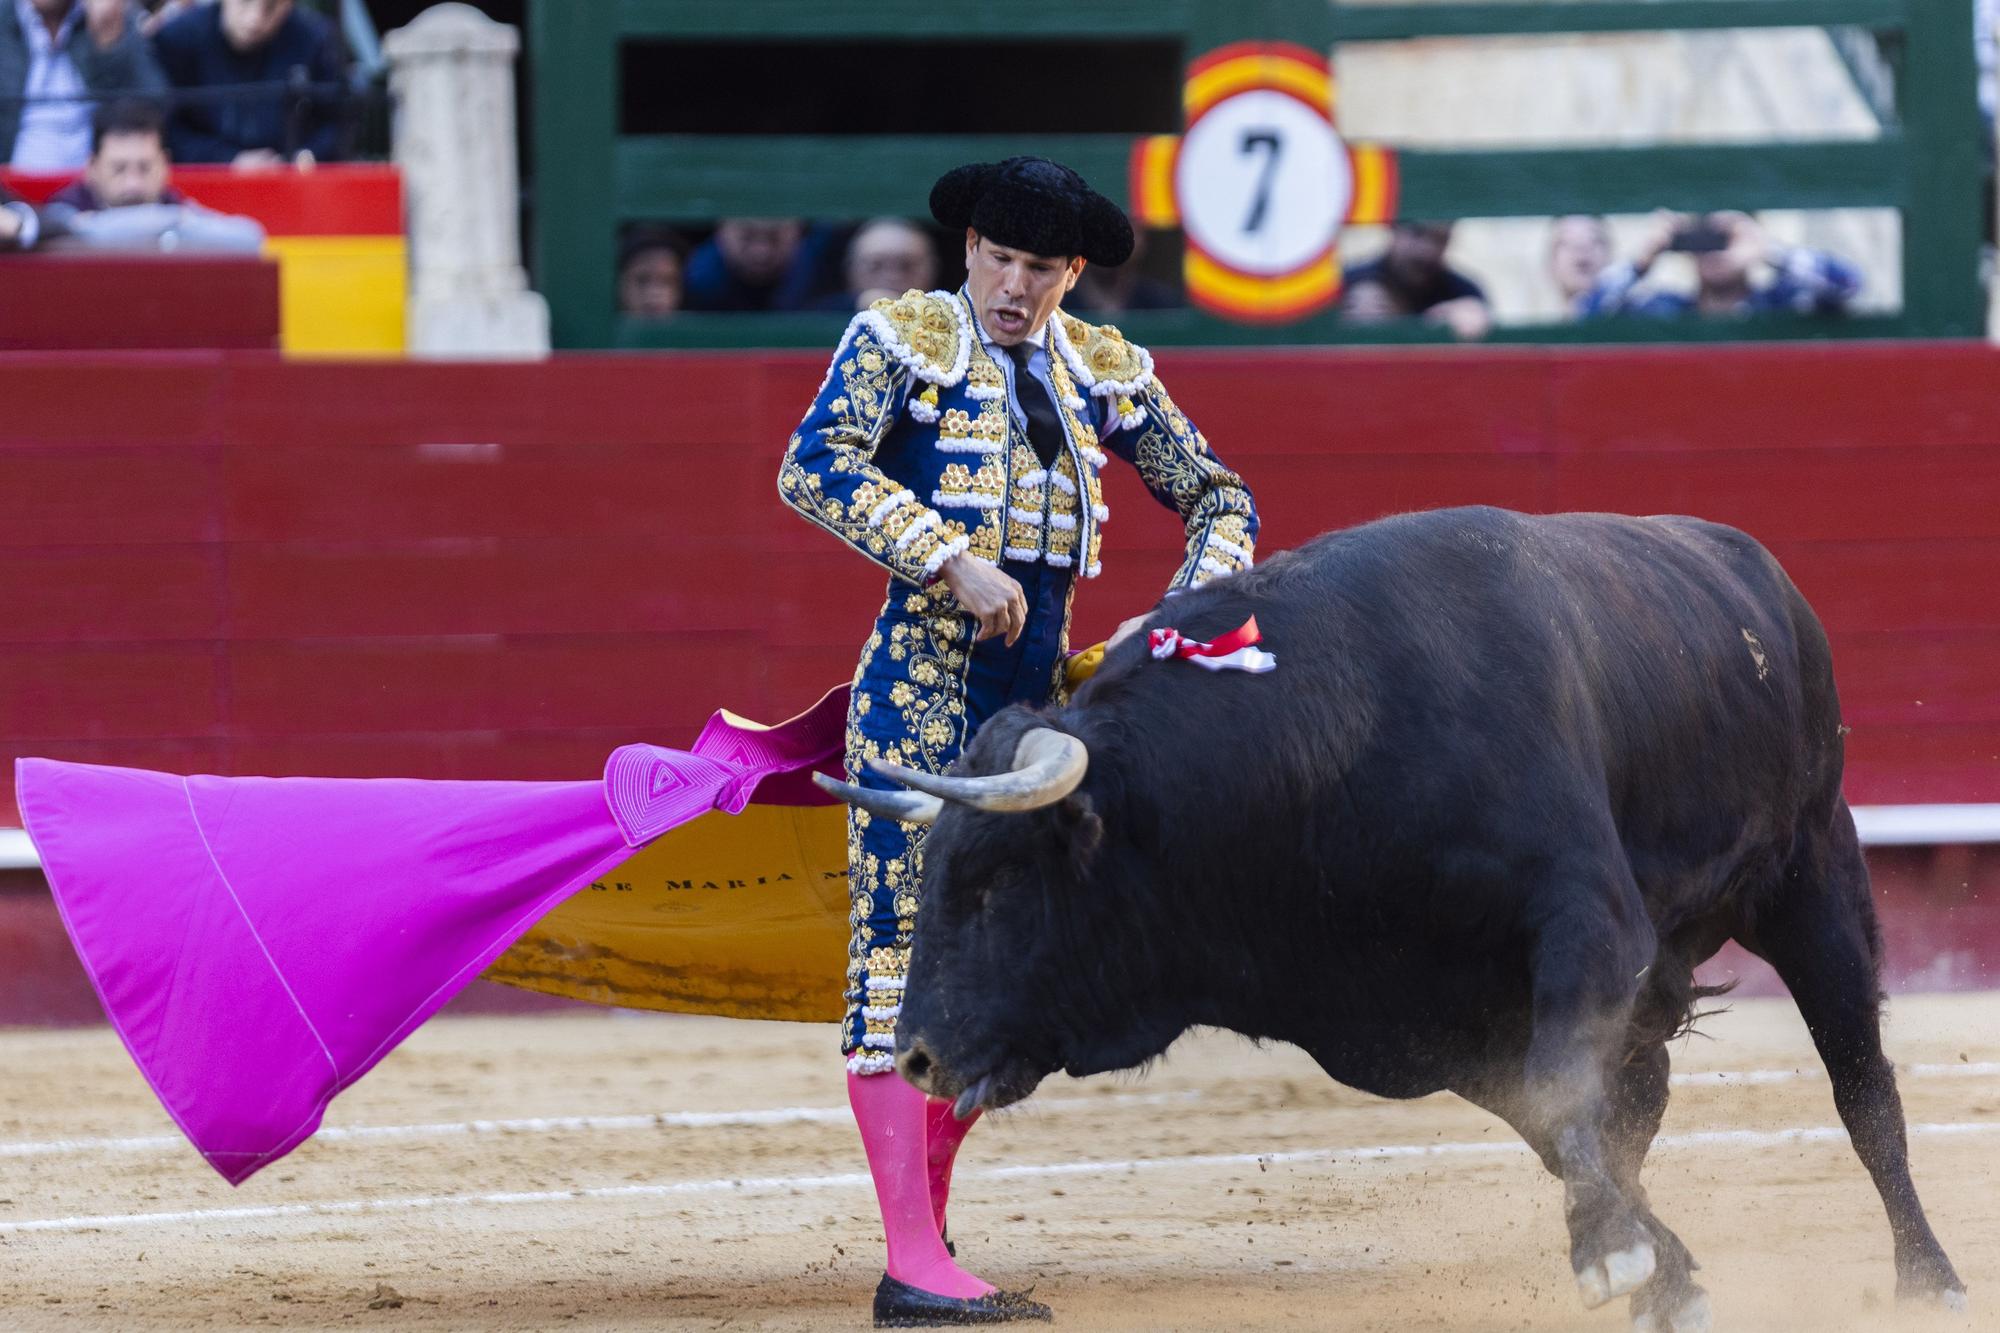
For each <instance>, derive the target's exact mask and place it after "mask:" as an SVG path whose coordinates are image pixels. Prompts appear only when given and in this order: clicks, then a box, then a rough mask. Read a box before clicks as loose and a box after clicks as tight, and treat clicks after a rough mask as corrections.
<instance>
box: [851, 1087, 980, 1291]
mask: <svg viewBox="0 0 2000 1333" xmlns="http://www.w3.org/2000/svg"><path fill="white" fill-rule="evenodd" d="M928 1100H929V1099H928V1098H926V1097H925V1096H924V1094H923V1093H921V1092H918V1091H917V1090H916V1089H915V1088H913V1087H911V1086H910V1085H909V1084H907V1083H905V1082H904V1081H903V1080H902V1079H901V1078H899V1077H897V1076H896V1075H895V1074H893V1073H885V1074H854V1073H850V1074H848V1076H847V1101H848V1104H849V1105H850V1106H852V1107H853V1108H854V1122H855V1123H856V1124H857V1125H859V1126H860V1127H861V1146H862V1148H863V1149H864V1150H865V1151H866V1152H867V1154H868V1173H869V1174H870V1175H871V1176H873V1177H874V1178H875V1200H876V1202H877V1203H879V1204H880V1205H881V1208H882V1231H883V1234H884V1235H885V1236H887V1237H888V1241H889V1276H890V1277H892V1278H895V1279H896V1280H897V1281H898V1282H906V1283H908V1284H909V1285H910V1286H912V1287H916V1288H918V1289H920V1290H922V1291H928V1292H931V1293H933V1294H935V1295H938V1296H951V1297H954V1298H957V1299H960V1300H972V1299H975V1298H977V1297H980V1296H984V1295H985V1294H986V1293H987V1292H989V1291H992V1290H993V1288H992V1287H990V1286H988V1285H987V1284H986V1283H984V1282H981V1281H980V1280H979V1279H978V1278H976V1277H974V1276H973V1275H972V1274H970V1273H968V1272H966V1271H965V1270H964V1269H962V1268H960V1267H959V1266H958V1265H957V1264H955V1263H953V1262H952V1260H951V1256H950V1255H949V1254H947V1253H945V1248H944V1242H943V1241H942V1240H939V1239H938V1225H937V1214H936V1213H935V1212H934V1211H933V1210H932V1206H931V1171H932V1167H931V1163H930V1160H929V1157H930V1155H929V1152H928V1151H927V1147H926V1144H927V1140H928V1137H929V1135H928V1133H927V1128H928V1127H927V1125H926V1121H927V1119H928V1118H929V1110H928V1108H927V1107H926V1105H925V1103H926V1102H927V1101H928ZM948 1114H949V1112H947V1115H948ZM961 1137H963V1135H962V1134H961ZM944 1169H945V1171H946V1172H947V1173H948V1172H949V1171H950V1169H951V1167H950V1158H949V1157H947V1158H946V1162H945V1168H944Z"/></svg>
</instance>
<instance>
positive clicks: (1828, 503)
mask: <svg viewBox="0 0 2000 1333" xmlns="http://www.w3.org/2000/svg"><path fill="white" fill-rule="evenodd" d="M1160 361H1161V365H1160V369H1161V373H1162V375H1163V376H1164V377H1165V378H1166V380H1167V382H1168V383H1169V384H1170V385H1171V387H1172V388H1173V391H1174V393H1175V396H1176V398H1177V399H1178V400H1179V402H1180V403H1181V405H1182V406H1183V407H1185V408H1186V409H1187V410H1188V412H1189V414H1190V415H1192V416H1193V417H1194V419H1195V420H1196V421H1197V422H1199V423H1201V425H1202V427H1203V429H1204V430H1205V432H1206V433H1207V434H1208V436H1209V438H1210V439H1211V440H1212V441H1213V442H1214V443H1215V445H1216V447H1217V449H1218V450H1220V451H1221V452H1222V453H1223V454H1224V456H1225V457H1226V458H1227V459H1228V460H1229V461H1230V462H1231V463H1233V464H1234V465H1236V466H1237V467H1239V468H1240V469H1241V470H1242V471H1243V472H1244V473H1245V474H1246V475H1247V476H1248V477H1249V479H1250V481H1251V483H1252V484H1253V486H1254V487H1255V489H1256V491H1257V494H1258V497H1259V501H1260V503H1261V505H1262V507H1263V510H1264V514H1265V520H1266V540H1265V545H1266V549H1271V548H1273V547H1275V546H1279V545H1287V544H1294V543H1297V542H1299V541H1302V540H1304V539H1306V538H1308V537H1310V536H1311V535H1313V534H1314V533H1316V532H1318V531H1321V530H1324V529H1326V528H1330V527H1336V526H1340V525H1344V524H1349V523H1355V522H1360V521H1363V520H1366V519H1369V518H1372V517H1375V516H1377V515H1380V514H1383V513H1386V512H1391V511H1395V510H1401V509H1411V508H1425V507H1433V506H1438V505H1448V504H1465V503H1495V504H1504V505H1511V506H1515V507H1519V508H1525V509H1538V510H1552V509H1571V508H1596V509H1612V510H1623V511H1628V512H1639V513H1650V512H1664V511H1678V512H1689V513H1697V514H1702V515H1704V516H1706V517H1710V518H1715V519H1719V520H1722V521H1725V522H1730V523H1736V524H1739V525H1741V526H1743V527H1745V528H1746V529H1748V530H1749V531H1750V532H1752V533H1753V534H1755V535H1756V536H1758V537H1760V538H1761V539H1763V540H1764V541H1765V542H1766V543H1767V544H1769V545H1770V546H1771V547H1772V549H1773V550H1775V551H1776V552H1777V554H1778V555H1779V557H1780V558H1781V559H1782V560H1784V561H1785V563H1786V565H1787V567H1788V568H1789V569H1790V570H1791V571H1792V572H1793V575H1794V577H1795V578H1796V579H1797V581H1798V582H1799V584H1800V586H1801V587H1802V588H1803V589H1804V590H1805V592H1806V594H1807V596H1808V597H1810V598H1811V599H1812V600H1813V602H1814V604H1815V605H1816V606H1817V607H1818V608H1819V610H1820V612H1821V614H1822V615H1823V617H1824V618H1825V620H1826V622H1827V625H1828V627H1829V630H1830V632H1831V634H1832V638H1833V642H1834V647H1835V653H1836V665H1837V669H1838V671H1839V675H1840V682H1841V689H1842V696H1843V699H1844V702H1845V708H1846V715H1847V719H1848V721H1849V722H1850V723H1851V724H1852V725H1853V726H1854V728H1855V732H1854V735H1853V737H1852V740H1851V741H1850V749H1849V755H1850V769H1849V782H1848V790H1849V794H1850V796H1851V797H1852V798H1853V799H1854V800H1856V801H1857V802H1867V803H1887V804H1902V803H1910V802H1973V801H1988V802H1990V801H1995V800H2000V600H1996V599H1995V597H1994V596H1993V590H1994V585H1995V575H1996V573H1997V572H2000V506H1996V505H1995V504H1994V502H1993V501H1994V497H1995V496H2000V351H1994V350H1990V349H1987V348H1985V347H1980V346H1973V345H1960V344H1903V345H1895V346H1887V345H1883V346H1869V345H1861V346H1840V347H1819V346H1814V347H1754V348H1733V349H1729V350H1726V351H1708V350H1696V349H1688V350H1672V351H1657V350H1655V351H1628V350H1615V351H1602V352H1556V351H1526V350H1522V351H1494V350H1435V351H1433V350H1413V351H1404V352H1373V353H1354V352H1344V351H1294V352H1279V353H1271V352H1249V351H1244V352H1225V351H1192V350H1190V351H1172V352H1167V353H1164V354H1162V356H1161V358H1160ZM824 370H825V365H824V362H823V360H821V359H820V358H819V357H818V356H814V355H807V354H799V353H782V354H753V353H745V354H720V353H717V354H686V355H665V356H601V357H599V356H576V357H561V358H557V359H554V360H552V361H549V362H545V363H539V364H527V365H417V364H394V363H382V364H366V363H360V364H357V363H308V364H296V363H285V362H281V361H279V360H277V359H276V358H272V357H268V356H264V357H260V356H256V355H249V354H229V353H215V354H196V353H187V354H104V355H70V356H58V355H36V354H25V355H19V356H12V357H7V358H0V548H4V553H0V607H4V608H5V612H4V615H0V756H5V757H11V756H13V755H19V754H41V755H49V756H52V757H57V758H70V759H79V760H86V761H93V762H101V763H117V764H131V765H137V766H142V767H153V768H164V769H171V770H178V771H190V770H202V771H212V772H223V773H319V774H327V775H370V774H401V775H407V776H428V777H476V778H509V777H511V778H559V777H560V778H575V777H584V776H589V775H591V774H593V773H595V772H596V771H597V770H598V768H599V766H600V765H601V763H602V761H603V758H604V756H605V754H606V753H608V752H609V750H610V749H611V748H612V747H613V746H615V745H618V744H622V743H625V742H629V741H642V740H644V741H658V742H663V743H670V744H671V743H684V742H686V741H687V740H689V739H691V738H692V736H693V735H694V732H695V730H696V729H697V728H698V727H699V725H700V723H701V721H702V720H703V719H704V718H705V717H706V716H707V715H708V713H709V712H710V711H711V710H712V709H714V708H716V707H719V706H724V705H727V706H728V707H731V708H733V709H735V710H736V711H738V712H741V713H745V714H748V715H749V716H752V717H761V718H767V719H775V718H778V717H783V716H786V715H788V714H790V713H792V712H794V711H796V710H797V709H799V708H801V707H803V706H805V705H806V704H808V703H810V702H811V701H812V700H813V699H815V698H817V697H818V695H819V693H820V692H821V691H822V690H823V689H825V688H826V687H827V686H828V685H831V684H833V683H835V682H838V681H840V680H844V679H846V678H847V677H848V675H849V674H850V673H851V672H852V670H853V664H854V659H855V655H856V653H857V650H858V648H859V644H860V640H861V638H862V637H863V635H864V634H865V633H866V627H867V624H868V622H869V619H870V617H871V616H872V614H873V612H874V610H875V608H876V606H877V605H878V603H879V600H880V597H881V592H882V583H883V580H882V579H881V578H879V577H877V575H876V574H875V572H874V571H873V570H872V568H871V567H870V566H868V565H867V564H866V563H865V562H863V561H862V560H860V559H859V558H857V557H854V556H851V555H848V554H846V553H844V552H843V551H841V550H840V549H838V548H837V547H836V545H835V544H834V543H833V541H832V539H831V538H829V537H828V536H826V534H824V533H823V532H820V531H818V530H817V529H815V528H812V527H810V526H808V525H807V524H806V523H804V522H802V521H800V520H799V519H798V518H796V517H794V516H793V515H791V514H790V513H788V512H786V511H785V510H784V509H783V508H782V507H781V506H780V504H779V502H778V498H777V493H776V487H775V477H776V469H777V462H778V457H779V454H780V452H781V451H782V449H783V447H784V442H785V439H786V437H787V435H788V434H789V433H790V431H791V430H792V429H793V427H794V426H795V425H796V422H797V418H798V416H799V414H800V413H801V412H802V410H803V408H804V406H805V404H806V402H807V400H808V399H809V397H810V396H811V393H812V391H813V388H814V386H815V385H816V384H817V383H818V382H819V379H820V376H821V375H822V374H823V373H824ZM1108 500H1109V504H1110V507H1111V519H1110V522H1109V524H1108V525H1107V529H1106V539H1107V540H1106V554H1105V566H1106V569H1107V571H1108V573H1107V576H1106V577H1105V578H1104V579H1102V580H1099V581H1097V582H1095V583H1091V584H1086V585H1085V586H1084V588H1083V590H1082V591H1081V593H1080V594H1079V598H1078V609H1077V618H1076V637H1077V641H1078V642H1079V643H1084V642H1088V641H1090V639H1091V638H1092V637H1094V636H1101V635H1102V634H1103V633H1105V632H1106V631H1108V630H1109V629H1110V628H1111V627H1112V626H1113V625H1115V624H1116V623H1117V621H1118V620H1119V619H1121V618H1122V617H1124V616H1125V615H1128V614H1131V613H1132V612H1134V611H1136V610H1139V609H1143V608H1144V607H1145V606H1147V605H1150V604H1151V602H1152V601H1153V599H1154V598H1155V596H1156V595H1157V593H1158V591H1159V588H1160V585H1161V584H1162V582H1163V581H1164V580H1165V578H1166V577H1167V576H1168V574H1169V573H1171V571H1172V570H1173V568H1174V565H1175V564H1176V562H1177V560H1178V545H1179V533H1178V525H1177V524H1176V522H1175V521H1174V520H1173V518H1172V517H1171V516H1170V515H1169V514H1167V513H1166V512H1164V511H1162V510H1161V509H1159V508H1158V507H1157V506H1155V505H1154V504H1153V503H1152V502H1151V500H1150V499H1149V498H1148V497H1147V496H1146V495H1145V493H1144V491H1143V490H1142V489H1141V487H1140V486H1139V485H1138V483H1137V481H1136V479H1135V478H1134V477H1133V476H1132V475H1131V473H1130V472H1129V470H1128V469H1124V468H1123V467H1122V465H1116V464H1114V468H1113V471H1112V473H1111V474H1110V478H1109V486H1108ZM11 776H12V774H11V764H7V765H5V766H3V767H0V823H4V822H6V817H7V816H8V815H9V814H11V809H10V802H11V796H12V792H11V786H8V785H5V784H7V783H10V782H11Z"/></svg>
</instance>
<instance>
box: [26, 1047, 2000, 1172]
mask: <svg viewBox="0 0 2000 1333" xmlns="http://www.w3.org/2000/svg"><path fill="white" fill-rule="evenodd" d="M1896 1076H1897V1077H1898V1078H1993V1077H2000V1061H1973V1062H1966V1063H1963V1064H1917V1065H1901V1066H1898V1067H1897V1070H1896ZM1825 1077H1826V1071H1824V1070H1822V1069H1816V1068H1812V1067H1801V1068H1798V1069H1709V1070H1700V1071H1697V1072H1693V1073H1686V1074H1675V1075H1674V1076H1673V1085H1674V1086H1675V1087H1677V1088H1687V1087H1752V1086H1762V1085H1765V1084H1772V1083H1793V1082H1798V1081H1801V1080H1807V1079H1824V1078H1825ZM1202 1097H1203V1094H1202V1093H1200V1092H1195V1091H1188V1092H1153V1093H1130V1094H1124V1093H1121V1094H1115V1095H1111V1096H1102V1097H1041V1098H1036V1099H1035V1100H1034V1101H1032V1102H1029V1103H1027V1104H1026V1105H1027V1109H1029V1110H1038V1111H1077V1110H1088V1109H1090V1108H1092V1107H1102V1108H1108V1109H1119V1108H1128V1107H1144V1106H1165V1105H1170V1104H1174V1103H1185V1102H1195V1101H1200V1100H1201V1099H1202ZM852 1114H853V1113H852V1112H850V1111H849V1110H848V1109H847V1108H846V1107H845V1106H778V1107H771V1108H768V1109H761V1110H742V1111H657V1112H652V1113H647V1114H637V1115H565V1116H533V1117H526V1118H518V1119H512V1120H447V1121H439V1122H436V1123H431V1124H418V1125H329V1126H326V1127H325V1128H323V1129H321V1130H320V1131H319V1132H318V1133H317V1134H314V1135H313V1138H312V1141H313V1142H315V1143H359V1142H371V1141H394V1140H397V1139H445V1138H459V1137H465V1136H476V1135H487V1134H492V1135H503V1134H579V1133H584V1134H588V1133H605V1132H618V1131H622V1130H635V1129H717V1128H725V1129H731V1128H741V1127H750V1126H768V1125H844V1124H846V1123H847V1122H848V1120H849V1119H850V1117H851V1116H852ZM186 1145H187V1140H186V1139H184V1138H182V1137H181V1136H180V1135H178V1134H148V1135H139V1136H133V1137H127V1138H85V1139H39V1140H36V1139H28V1140H16V1141H13V1142H6V1141H0V1160H4V1159H6V1158H9V1157H55V1156H74V1155H78V1154H82V1153H92V1152H106V1153H120V1152H169V1151H172V1150H174V1149H177V1148H182V1147H185V1146H186Z"/></svg>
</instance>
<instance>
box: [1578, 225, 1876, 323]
mask: <svg viewBox="0 0 2000 1333" xmlns="http://www.w3.org/2000/svg"><path fill="white" fill-rule="evenodd" d="M1668 253H1680V254H1685V255H1687V256H1688V257H1689V258H1690V259H1691V260H1693V262H1694V271H1695V290H1694V291H1692V292H1684V291H1671V290H1666V289H1660V288H1642V287H1641V284H1642V282H1643V281H1644V280H1645V278H1646V276H1647V275H1648V274H1649V273H1650V272H1651V271H1652V269H1653V266H1654V265H1655V264H1656V263H1657V262H1658V261H1659V258H1660V256H1662V255H1664V254H1668ZM1861 281H1862V279H1861V271H1860V270H1859V269H1857V268H1856V267H1855V266H1854V265H1852V264H1850V263H1848V262H1847V261H1846V260H1844V259H1841V258H1839V257H1838V256H1836V255H1831V254H1827V253H1826V252H1824V251H1821V250H1811V249H1807V248H1806V247H1804V246H1788V245H1782V244H1779V243H1777V242H1775V241H1773V240H1771V239H1770V237H1769V236H1767V235H1766V234H1765V231H1764V229H1763V227H1762V226H1760V225H1759V224H1758V222H1757V220H1756V219H1755V218H1753V217H1751V216H1750V215H1749V214H1748V213H1735V212H1720V213H1708V214H1693V215H1691V214H1686V213H1672V212H1665V211H1662V212H1660V213H1657V214H1655V215H1654V218H1653V227H1652V230H1651V232H1650V233H1649V234H1648V235H1647V238H1646V241H1645V243H1644V244H1643V245H1642V246H1641V247H1640V249H1639V252H1638V253H1637V254H1636V255H1634V256H1633V257H1632V258H1631V259H1629V260H1626V261H1624V262H1621V263H1616V264H1612V265H1611V266H1610V267H1608V268H1606V269H1605V270H1604V271H1603V272H1602V273H1601V274H1599V275H1598V278H1597V281H1596V282H1595V283H1594V284H1593V285H1592V287H1591V288H1590V290H1589V291H1588V292H1586V293H1584V295H1583V296H1582V297H1581V298H1580V299H1579V300H1578V302H1577V310H1578V313H1579V314H1580V315H1581V316H1583V317H1584V318H1586V319H1588V318H1593V317H1597V316H1604V315H1641V316H1646V317H1650V318H1655V319H1677V318H1680V317H1682V316H1685V315H1748V314H1758V313H1765V312H1771V311H1789V312H1792V313H1794V314H1801V315H1838V314H1842V313H1845V311H1846V310H1847V307H1848V304H1849V303H1850V302H1852V301H1853V300H1854V298H1855V296H1856V295H1858V294H1859V293H1860V291H1861Z"/></svg>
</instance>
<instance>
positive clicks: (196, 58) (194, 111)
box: [153, 0, 346, 167]
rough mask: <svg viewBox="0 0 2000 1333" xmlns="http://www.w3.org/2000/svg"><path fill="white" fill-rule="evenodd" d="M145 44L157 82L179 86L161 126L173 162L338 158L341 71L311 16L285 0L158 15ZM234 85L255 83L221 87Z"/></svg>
mask: <svg viewBox="0 0 2000 1333" xmlns="http://www.w3.org/2000/svg"><path fill="white" fill-rule="evenodd" d="M153 43H154V45H155V46H156V47H157V48H158V50H159V54H160V65H161V67H162V68H163V69H165V70H166V74H167V81H168V82H169V83H171V84H172V85H173V86H174V87H175V89H177V90H181V91H182V92H183V93H184V94H185V95H183V96H181V97H178V98H176V100H175V108H174V116H173V121H172V123H171V124H170V125H169V126H168V129H167V146H168V148H170V149H171V150H172V152H173V156H174V160H175V161H176V162H232V163H234V164H235V165H237V166H239V167H271V166H279V165H281V164H283V163H284V162H285V160H286V159H287V158H293V157H295V158H297V159H299V160H301V161H310V160H315V159H316V160H319V161H322V162H324V161H330V160H332V159H334V158H337V157H339V156H340V97H341V88H342V87H344V86H345V79H346V74H345V72H344V70H343V68H342V66H343V64H344V62H343V60H342V57H341V51H340V44H339V40H338V38H337V37H336V36H335V34H334V31H333V28H332V26H331V25H329V24H328V23H327V21H326V20H325V19H323V18H321V17H320V16H319V15H317V14H314V13H311V12H309V11H301V10H299V9H298V8H296V7H295V6H294V4H293V2H292V0H216V3H215V4H212V5H200V6H198V7H196V8H194V9H192V10H189V11H188V12H187V13H184V14H182V15H180V16H179V17H177V18H175V19H173V20H171V21H170V22H168V23H167V24H166V25H165V26H163V27H162V28H161V29H160V30H159V32H158V34H156V35H155V36H154V38H153ZM244 84H252V85H262V87H261V88H260V90H258V91H256V92H253V93H249V94H245V95H234V94H232V93H231V91H230V90H231V89H232V88H234V87H238V86H241V85H244ZM295 84H304V85H307V88H308V89H309V91H308V90H304V89H294V88H292V87H291V85H295Z"/></svg>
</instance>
